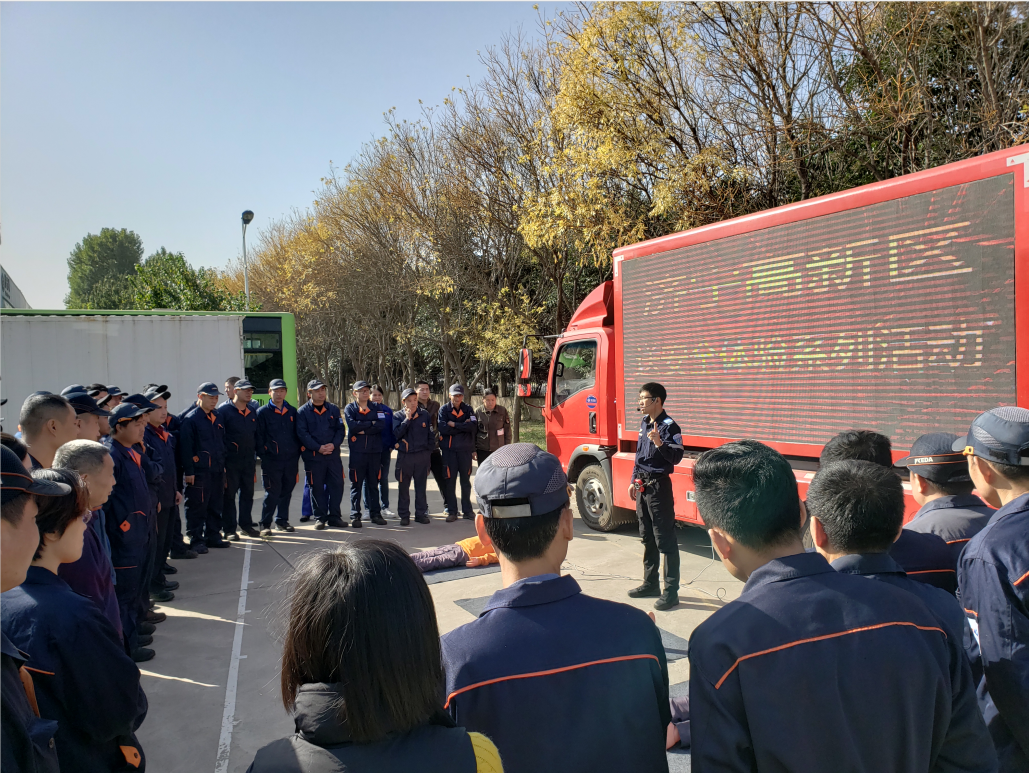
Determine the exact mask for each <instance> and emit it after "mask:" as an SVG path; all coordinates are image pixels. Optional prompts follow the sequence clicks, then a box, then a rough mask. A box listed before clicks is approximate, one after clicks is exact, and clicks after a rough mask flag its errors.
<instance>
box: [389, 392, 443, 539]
mask: <svg viewBox="0 0 1029 773" xmlns="http://www.w3.org/2000/svg"><path fill="white" fill-rule="evenodd" d="M431 419H432V417H431V416H430V415H429V412H428V411H427V410H425V409H424V408H423V407H422V406H421V404H419V405H418V409H417V412H416V413H415V415H414V416H412V417H411V418H410V419H408V418H407V412H406V411H404V410H403V409H401V410H399V411H394V412H393V437H394V438H395V439H396V441H397V444H398V448H397V464H396V479H397V515H398V516H400V522H401V523H405V522H407V521H408V520H409V519H410V517H411V482H412V481H413V482H414V519H415V520H416V521H418V522H419V523H427V522H428V520H429V500H428V497H427V495H426V482H427V481H428V478H429V466H430V463H431V457H432V452H433V450H434V449H435V448H436V433H435V432H434V431H433V429H432V421H431Z"/></svg>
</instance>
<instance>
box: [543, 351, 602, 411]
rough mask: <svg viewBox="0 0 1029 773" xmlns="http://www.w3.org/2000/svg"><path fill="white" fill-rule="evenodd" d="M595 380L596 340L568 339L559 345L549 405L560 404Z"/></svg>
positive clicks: (592, 383) (587, 387) (591, 384)
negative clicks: (562, 344)
mask: <svg viewBox="0 0 1029 773" xmlns="http://www.w3.org/2000/svg"><path fill="white" fill-rule="evenodd" d="M596 381H597V342H596V340H595V339H590V340H587V341H569V342H568V343H566V344H565V345H564V346H562V347H561V349H560V351H559V352H558V355H557V361H556V362H555V363H554V388H553V389H552V390H551V395H552V396H551V402H550V405H551V407H554V406H557V405H560V404H561V403H563V402H564V401H565V400H567V399H568V398H569V397H571V396H572V395H574V394H576V393H577V392H581V391H582V390H584V389H589V388H590V387H591V386H593V385H594V384H595V383H596Z"/></svg>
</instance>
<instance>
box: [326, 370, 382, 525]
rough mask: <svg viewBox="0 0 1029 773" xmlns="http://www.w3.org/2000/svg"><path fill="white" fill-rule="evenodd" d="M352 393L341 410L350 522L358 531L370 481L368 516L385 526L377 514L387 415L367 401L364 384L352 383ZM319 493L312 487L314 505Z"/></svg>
mask: <svg viewBox="0 0 1029 773" xmlns="http://www.w3.org/2000/svg"><path fill="white" fill-rule="evenodd" d="M352 391H353V393H354V400H353V402H350V403H347V407H346V408H345V409H344V410H343V415H344V416H345V417H346V421H347V434H346V437H347V447H348V449H349V452H350V454H349V460H348V461H349V465H350V522H351V523H352V524H353V526H354V528H355V529H359V528H361V490H362V489H363V488H364V482H365V481H366V480H369V481H372V482H373V483H374V484H375V485H371V486H369V487H368V491H367V493H366V495H365V498H366V499H367V501H368V515H369V517H370V518H371V521H372V523H374V524H376V525H378V526H385V525H386V519H385V518H383V517H382V513H381V512H380V510H379V489H378V482H379V474H380V473H381V472H382V428H383V427H384V426H385V425H386V413H385V411H383V410H382V409H381V406H380V405H379V404H378V403H373V402H372V401H371V400H370V397H371V393H372V388H371V386H369V384H368V382H367V381H355V382H354V386H353V390H352ZM319 493H320V489H318V488H317V487H316V486H315V485H314V484H313V483H312V484H311V498H312V500H314V501H317V499H316V497H317V496H318V494H319Z"/></svg>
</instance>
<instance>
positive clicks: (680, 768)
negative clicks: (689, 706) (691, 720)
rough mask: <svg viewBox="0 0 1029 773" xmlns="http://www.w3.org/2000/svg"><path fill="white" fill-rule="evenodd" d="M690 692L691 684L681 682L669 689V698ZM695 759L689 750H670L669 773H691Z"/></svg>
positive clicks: (680, 748)
mask: <svg viewBox="0 0 1029 773" xmlns="http://www.w3.org/2000/svg"><path fill="white" fill-rule="evenodd" d="M689 692H690V683H689V682H679V683H678V684H673V685H671V686H669V688H668V697H669V698H676V697H679V696H680V695H688V694H689ZM692 762H693V758H692V757H691V756H690V750H689V749H683V748H682V747H679V746H677V747H675V748H674V749H669V750H668V773H690V769H691V764H692Z"/></svg>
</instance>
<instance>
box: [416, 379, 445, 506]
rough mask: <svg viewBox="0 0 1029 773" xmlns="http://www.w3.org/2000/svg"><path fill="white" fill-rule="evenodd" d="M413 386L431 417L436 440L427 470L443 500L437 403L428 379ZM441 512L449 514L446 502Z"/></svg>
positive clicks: (443, 482)
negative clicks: (430, 389)
mask: <svg viewBox="0 0 1029 773" xmlns="http://www.w3.org/2000/svg"><path fill="white" fill-rule="evenodd" d="M414 386H415V389H417V390H418V404H419V405H420V406H422V408H424V409H425V410H427V411H428V412H429V416H431V417H432V433H433V437H434V439H435V441H436V447H435V448H434V449H433V451H432V456H430V457H429V472H431V473H432V478H433V480H435V481H436V490H437V491H439V493H440V496H441V497H444V501H445V498H446V492H447V474H446V472H445V471H444V470H443V452H442V451H440V450H439V426H438V425H439V403H438V402H436V401H435V400H433V399H432V393H431V392H430V391H429V382H428V381H424V380H423V381H419V382H417V383H416V384H415V385H414ZM443 512H444V513H446V514H447V515H449V514H450V511H449V510H448V509H447V508H446V504H444V506H443Z"/></svg>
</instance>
